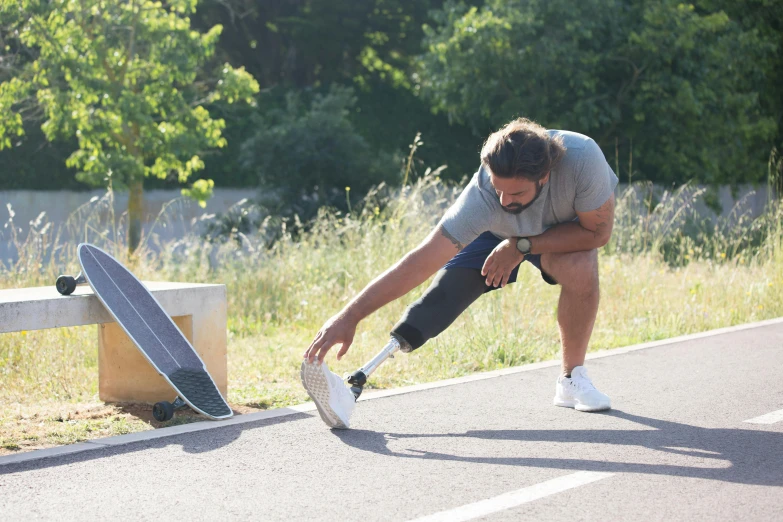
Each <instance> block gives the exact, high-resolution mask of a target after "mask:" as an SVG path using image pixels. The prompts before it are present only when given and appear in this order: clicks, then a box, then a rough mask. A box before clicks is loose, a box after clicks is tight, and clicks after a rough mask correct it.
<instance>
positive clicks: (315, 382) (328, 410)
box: [299, 361, 356, 429]
mask: <svg viewBox="0 0 783 522" xmlns="http://www.w3.org/2000/svg"><path fill="white" fill-rule="evenodd" d="M299 375H300V377H301V379H302V385H303V386H304V388H305V390H307V394H308V395H309V396H310V398H311V399H313V402H314V403H315V406H316V408H318V413H319V414H320V415H321V419H323V421H324V422H325V423H326V425H327V426H329V427H330V428H340V429H348V428H349V427H350V425H349V423H348V421H349V419H350V418H351V413H353V409H354V408H355V407H356V397H354V395H353V392H351V390H349V389H348V388H347V387H346V386H345V384H344V383H343V380H342V379H341V378H340V376H338V375H337V374H335V373H332V372H330V371H329V368H328V367H327V366H326V363H325V362H324V363H321V364H318V362H313V363H310V362H308V361H302V369H301V371H300V372H299Z"/></svg>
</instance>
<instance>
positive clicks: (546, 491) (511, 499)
mask: <svg viewBox="0 0 783 522" xmlns="http://www.w3.org/2000/svg"><path fill="white" fill-rule="evenodd" d="M612 475H613V473H601V472H598V471H579V472H577V473H572V474H570V475H565V476H563V477H558V478H556V479H552V480H547V481H546V482H542V483H540V484H536V485H534V486H528V487H526V488H522V489H520V490H517V491H511V492H510V493H504V494H502V495H499V496H497V497H493V498H488V499H487V500H482V501H480V502H475V503H473V504H467V505H465V506H461V507H458V508H454V509H449V510H448V511H441V512H440V513H435V514H434V515H429V516H426V517H422V518H417V519H416V520H414V521H412V522H441V521H442V522H461V521H465V520H471V519H474V518H478V517H483V516H486V515H489V514H492V513H497V512H498V511H504V510H506V509H511V508H513V507H516V506H519V505H521V504H525V503H526V502H532V501H534V500H538V499H539V498H543V497H547V496H549V495H554V494H555V493H560V492H562V491H565V490H567V489H572V488H576V487H579V486H584V485H585V484H590V483H591V482H595V481H597V480H601V479H604V478H607V477H611V476H612Z"/></svg>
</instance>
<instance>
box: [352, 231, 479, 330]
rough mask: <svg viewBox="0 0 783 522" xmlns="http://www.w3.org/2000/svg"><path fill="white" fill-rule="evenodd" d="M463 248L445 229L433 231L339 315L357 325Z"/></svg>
mask: <svg viewBox="0 0 783 522" xmlns="http://www.w3.org/2000/svg"><path fill="white" fill-rule="evenodd" d="M463 248H464V245H462V244H460V243H459V241H457V240H456V239H454V238H453V237H452V236H451V234H449V233H448V232H446V229H444V228H443V227H442V226H438V227H436V228H435V229H434V230H433V231H432V232H431V233H430V235H429V236H427V238H426V239H425V240H424V241H422V243H421V244H420V245H419V246H417V247H416V248H414V249H413V250H411V251H410V252H408V253H407V254H406V255H405V256H404V257H403V258H402V259H400V260H399V261H398V262H397V263H396V264H395V265H394V266H392V267H391V268H389V269H388V270H386V271H385V272H384V273H382V274H381V275H379V276H378V277H376V278H375V279H373V280H372V281H371V282H370V283H369V284H368V285H367V286H366V287H365V288H364V290H362V291H361V293H359V295H357V296H356V297H355V298H353V299H352V300H351V302H350V303H348V304H347V305H346V306H345V308H344V309H343V312H341V313H343V314H344V315H346V316H349V317H351V318H352V319H353V320H354V321H356V322H357V323H358V322H359V321H361V320H362V319H364V318H365V317H367V316H368V315H370V314H372V313H373V312H375V311H376V310H378V309H379V308H381V307H382V306H384V305H386V304H388V303H390V302H392V301H394V300H395V299H397V298H399V297H402V296H404V295H405V294H407V293H408V292H410V291H411V290H413V289H414V288H416V287H417V286H419V285H420V284H422V283H423V282H424V281H426V280H427V279H429V277H430V276H432V274H434V273H435V272H437V271H438V269H439V268H440V267H442V266H443V265H444V264H446V262H447V261H448V260H449V259H451V258H452V257H454V256H455V255H456V254H457V252H459V251H460V250H462V249H463Z"/></svg>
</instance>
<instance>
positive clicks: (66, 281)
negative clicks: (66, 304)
mask: <svg viewBox="0 0 783 522" xmlns="http://www.w3.org/2000/svg"><path fill="white" fill-rule="evenodd" d="M54 286H56V287H57V291H58V292H60V294H62V295H71V294H72V293H73V291H74V290H76V279H74V278H73V277H71V276H65V275H61V276H60V277H58V278H57V281H55V283H54Z"/></svg>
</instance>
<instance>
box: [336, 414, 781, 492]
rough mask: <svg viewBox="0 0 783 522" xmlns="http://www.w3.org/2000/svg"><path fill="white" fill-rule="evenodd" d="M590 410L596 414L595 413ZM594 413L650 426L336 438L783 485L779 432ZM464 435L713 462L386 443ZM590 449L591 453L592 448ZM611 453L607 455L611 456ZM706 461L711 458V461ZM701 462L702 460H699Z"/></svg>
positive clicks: (553, 464) (546, 463) (382, 449)
mask: <svg viewBox="0 0 783 522" xmlns="http://www.w3.org/2000/svg"><path fill="white" fill-rule="evenodd" d="M594 415H595V414H594ZM598 415H606V416H611V417H618V418H621V419H625V420H628V421H631V422H635V423H638V424H641V425H643V426H648V427H650V428H654V429H652V430H601V429H598V430H592V429H591V430H525V429H519V430H475V431H473V430H471V431H467V432H464V433H438V434H428V433H423V434H418V433H379V432H373V431H368V430H348V431H336V432H335V434H336V435H337V437H338V438H339V439H340V440H342V441H343V442H344V443H345V444H347V445H349V446H352V447H354V448H356V449H359V450H363V451H369V452H372V453H376V454H380V455H388V456H391V457H395V458H413V459H435V460H444V461H457V462H469V463H476V464H501V465H507V466H529V467H537V468H551V469H565V470H569V471H577V470H580V471H604V472H617V473H622V472H625V473H648V474H655V475H672V476H679V477H694V478H701V479H708V480H717V481H722V482H732V483H739V484H752V485H767V486H782V485H783V433H775V432H770V431H764V430H754V429H742V428H737V429H727V428H702V427H698V426H690V425H688V424H682V423H677V422H672V421H665V420H660V419H652V418H648V417H642V416H639V415H634V414H631V413H627V412H624V411H620V410H610V411H608V412H604V413H600V414H598ZM440 437H442V438H458V437H463V438H469V439H471V438H472V439H485V440H500V441H503V440H510V441H525V442H560V443H594V444H614V445H617V446H630V447H633V446H636V447H639V448H646V449H650V450H655V451H660V452H664V453H670V454H677V455H685V456H692V457H697V458H699V459H708V463H711V464H712V466H713V467H703V466H704V464H702V466H688V465H671V464H645V463H639V462H609V461H606V460H590V459H584V458H579V455H578V450H577V449H575V448H570V449H564V450H563V457H562V458H546V457H533V456H520V457H515V456H510V457H502V458H500V457H465V456H458V455H449V454H447V453H438V452H432V451H420V450H417V449H406V450H405V452H404V453H401V452H398V451H394V450H392V449H390V448H389V444H388V443H389V442H390V441H394V440H401V439H428V438H440ZM591 453H592V454H594V452H591ZM613 456H614V455H612V457H613ZM710 461H711V462H710ZM702 462H704V461H702Z"/></svg>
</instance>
